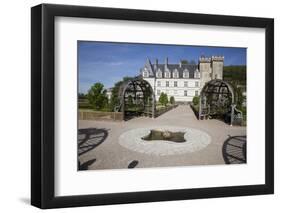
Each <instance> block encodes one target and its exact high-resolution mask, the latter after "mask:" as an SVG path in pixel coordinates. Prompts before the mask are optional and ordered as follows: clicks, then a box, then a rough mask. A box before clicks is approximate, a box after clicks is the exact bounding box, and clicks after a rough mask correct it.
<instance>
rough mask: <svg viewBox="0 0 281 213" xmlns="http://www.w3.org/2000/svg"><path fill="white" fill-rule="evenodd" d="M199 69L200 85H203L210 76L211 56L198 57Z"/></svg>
mask: <svg viewBox="0 0 281 213" xmlns="http://www.w3.org/2000/svg"><path fill="white" fill-rule="evenodd" d="M199 70H200V74H201V84H200V85H201V87H203V86H204V85H205V83H206V82H208V81H210V80H211V77H212V67H211V58H209V57H205V56H201V57H200V58H199Z"/></svg>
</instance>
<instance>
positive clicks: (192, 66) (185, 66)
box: [141, 60, 200, 78]
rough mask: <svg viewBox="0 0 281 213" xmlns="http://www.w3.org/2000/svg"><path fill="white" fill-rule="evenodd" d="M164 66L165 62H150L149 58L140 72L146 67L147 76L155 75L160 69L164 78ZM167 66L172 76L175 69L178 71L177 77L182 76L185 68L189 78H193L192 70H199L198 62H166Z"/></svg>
mask: <svg viewBox="0 0 281 213" xmlns="http://www.w3.org/2000/svg"><path fill="white" fill-rule="evenodd" d="M165 66H166V64H156V63H155V64H151V62H150V60H148V61H147V62H146V64H145V66H144V67H143V68H142V69H141V73H142V71H143V70H144V68H146V69H147V70H148V72H149V77H156V72H157V71H158V70H159V69H160V70H161V72H162V78H164V73H165V70H166V69H165ZM167 67H168V69H169V71H170V75H171V76H173V72H174V71H175V70H177V71H178V73H179V78H183V72H184V71H185V70H188V71H189V78H194V72H195V71H196V70H198V71H199V72H200V70H199V66H198V64H182V65H181V66H180V64H167Z"/></svg>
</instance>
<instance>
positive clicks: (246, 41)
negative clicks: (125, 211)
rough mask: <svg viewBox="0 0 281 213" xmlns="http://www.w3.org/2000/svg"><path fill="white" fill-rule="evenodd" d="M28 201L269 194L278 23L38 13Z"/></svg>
mask: <svg viewBox="0 0 281 213" xmlns="http://www.w3.org/2000/svg"><path fill="white" fill-rule="evenodd" d="M31 41H32V42H31V43H32V44H31V50H32V55H31V58H32V63H31V72H32V73H31V74H32V79H31V82H32V85H31V88H32V92H31V93H32V94H31V95H32V103H31V105H32V117H31V121H32V122H31V123H32V126H31V127H32V140H31V147H32V150H31V152H32V155H31V170H32V171H31V185H32V186H31V203H32V205H34V206H37V207H40V208H59V207H74V206H89V205H105V204H121V203H137V202H153V201H168V200H181V199H197V198H214V197H227V196H245V195H259V194H272V193H273V191H274V160H273V159H274V152H273V145H274V20H273V19H269V18H254V17H238V16H222V15H208V14H191V13H177V12H164V11H146V10H129V9H113V8H100V7H85V6H66V5H51V4H42V5H38V6H35V7H33V8H32V9H31Z"/></svg>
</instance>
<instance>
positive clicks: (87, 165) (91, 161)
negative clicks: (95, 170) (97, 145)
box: [78, 159, 96, 170]
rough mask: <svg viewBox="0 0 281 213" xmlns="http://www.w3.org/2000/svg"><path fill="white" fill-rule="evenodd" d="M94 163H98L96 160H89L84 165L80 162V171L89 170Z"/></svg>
mask: <svg viewBox="0 0 281 213" xmlns="http://www.w3.org/2000/svg"><path fill="white" fill-rule="evenodd" d="M94 162H96V159H92V160H88V161H86V162H84V163H82V164H81V163H80V161H78V170H88V169H89V166H91V165H92V164H93V163H94Z"/></svg>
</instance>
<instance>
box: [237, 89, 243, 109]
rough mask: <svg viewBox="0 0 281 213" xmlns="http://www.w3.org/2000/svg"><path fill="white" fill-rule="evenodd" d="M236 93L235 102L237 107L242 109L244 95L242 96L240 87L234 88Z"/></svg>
mask: <svg viewBox="0 0 281 213" xmlns="http://www.w3.org/2000/svg"><path fill="white" fill-rule="evenodd" d="M235 93H236V103H237V108H238V109H242V108H243V107H242V106H243V102H244V101H245V97H244V96H243V90H242V88H241V87H237V88H236V89H235Z"/></svg>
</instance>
